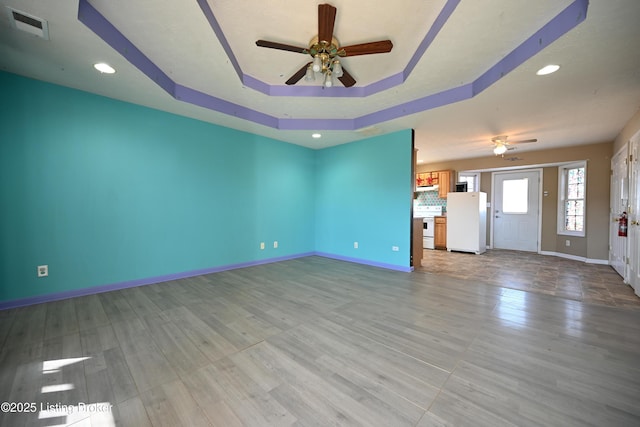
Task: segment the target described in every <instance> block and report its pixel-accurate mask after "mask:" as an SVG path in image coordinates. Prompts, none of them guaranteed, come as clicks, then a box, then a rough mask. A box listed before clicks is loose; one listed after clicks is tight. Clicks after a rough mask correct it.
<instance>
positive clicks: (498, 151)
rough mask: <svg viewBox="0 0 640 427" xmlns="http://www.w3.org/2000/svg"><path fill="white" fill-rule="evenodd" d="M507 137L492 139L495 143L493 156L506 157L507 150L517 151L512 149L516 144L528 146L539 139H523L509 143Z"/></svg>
mask: <svg viewBox="0 0 640 427" xmlns="http://www.w3.org/2000/svg"><path fill="white" fill-rule="evenodd" d="M507 138H508V137H507V135H499V136H495V137H493V138H491V142H492V143H493V154H495V155H496V156H501V155H504V153H506V152H507V150H515V148H516V147H512V145H514V144H528V143H530V142H538V140H537V139H535V138H534V139H523V140H520V141H508V140H507Z"/></svg>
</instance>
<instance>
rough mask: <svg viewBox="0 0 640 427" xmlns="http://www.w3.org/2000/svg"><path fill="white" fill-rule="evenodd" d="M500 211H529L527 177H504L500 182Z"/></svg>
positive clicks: (514, 212)
mask: <svg viewBox="0 0 640 427" xmlns="http://www.w3.org/2000/svg"><path fill="white" fill-rule="evenodd" d="M502 212H504V213H507V214H526V213H528V212H529V178H521V179H505V180H504V181H503V182H502Z"/></svg>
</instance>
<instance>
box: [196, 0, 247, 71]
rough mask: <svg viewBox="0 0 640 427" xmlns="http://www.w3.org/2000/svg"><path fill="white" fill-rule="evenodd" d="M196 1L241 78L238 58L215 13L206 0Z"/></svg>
mask: <svg viewBox="0 0 640 427" xmlns="http://www.w3.org/2000/svg"><path fill="white" fill-rule="evenodd" d="M196 1H197V2H198V5H200V9H202V12H203V13H204V16H205V17H206V18H207V21H209V25H210V26H211V29H212V30H213V32H214V33H216V37H217V38H218V41H219V42H220V44H221V45H222V48H223V49H224V51H225V53H226V54H227V58H229V61H231V65H233V68H234V69H235V70H236V74H237V75H238V78H239V79H240V80H242V76H243V73H242V69H241V68H240V64H238V60H237V59H236V56H235V55H234V54H233V51H232V50H231V46H229V42H228V41H227V38H226V37H225V35H224V32H223V31H222V28H221V27H220V24H218V20H217V19H216V17H215V15H214V14H213V12H212V11H211V8H210V7H209V3H207V0H196Z"/></svg>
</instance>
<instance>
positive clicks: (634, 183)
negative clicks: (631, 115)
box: [627, 132, 640, 296]
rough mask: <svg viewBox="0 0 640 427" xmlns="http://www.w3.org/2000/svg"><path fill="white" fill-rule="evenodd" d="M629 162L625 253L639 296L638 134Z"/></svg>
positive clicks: (639, 196) (639, 172)
mask: <svg viewBox="0 0 640 427" xmlns="http://www.w3.org/2000/svg"><path fill="white" fill-rule="evenodd" d="M629 152H630V154H631V155H630V162H629V172H630V175H629V207H630V209H629V222H628V224H629V228H628V237H627V253H628V254H629V283H630V284H631V286H632V287H633V289H634V290H635V293H636V295H638V296H640V162H638V156H639V155H640V132H638V133H637V134H635V136H634V137H633V138H631V142H630V146H629Z"/></svg>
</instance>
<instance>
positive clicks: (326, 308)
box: [0, 257, 640, 427]
mask: <svg viewBox="0 0 640 427" xmlns="http://www.w3.org/2000/svg"><path fill="white" fill-rule="evenodd" d="M0 343H2V350H1V352H0V395H1V398H0V401H2V402H12V403H13V404H14V407H13V408H12V409H19V407H18V404H25V403H26V404H29V406H28V409H29V410H31V409H35V411H34V412H23V413H11V412H9V413H6V412H3V413H0V425H2V426H12V427H13V426H52V425H72V424H73V425H77V426H85V425H86V426H89V425H101V426H111V425H124V426H148V425H154V426H200V425H202V426H209V425H214V426H291V425H295V426H307V425H308V426H323V427H324V426H331V425H334V426H343V425H344V426H352V425H353V426H385V427H386V426H420V427H425V426H465V425H468V426H505V425H545V426H571V425H576V426H583V425H593V426H625V425H628V426H638V425H640V309H637V308H635V307H609V306H605V305H602V304H590V303H585V302H582V301H575V300H570V299H565V298H561V297H559V296H553V295H545V294H541V293H536V292H529V291H523V290H519V289H510V288H504V287H500V286H496V285H495V284H487V283H483V280H482V279H481V278H473V277H470V278H457V277H451V276H447V275H444V274H432V273H425V272H424V271H422V272H415V273H400V272H394V271H389V270H383V269H377V268H372V267H366V266H361V265H356V264H350V263H345V262H340V261H335V260H330V259H326V258H321V257H308V258H301V259H296V260H291V261H285V262H280V263H275V264H269V265H263V266H256V267H251V268H246V269H241V270H234V271H227V272H222V273H216V274H211V275H207V276H201V277H194V278H190V279H183V280H178V281H174V282H167V283H161V284H156V285H149V286H144V287H139V288H133V289H127V290H121V291H115V292H110V293H104V294H100V295H92V296H85V297H80V298H74V299H70V300H65V301H58V302H52V303H47V304H40V305H35V306H30V307H24V308H19V309H13V310H6V311H0ZM31 403H33V404H35V405H31ZM82 404H87V405H89V404H94V406H87V407H83V406H82ZM64 405H69V406H64ZM33 406H35V408H33ZM74 423H75V424H74Z"/></svg>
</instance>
